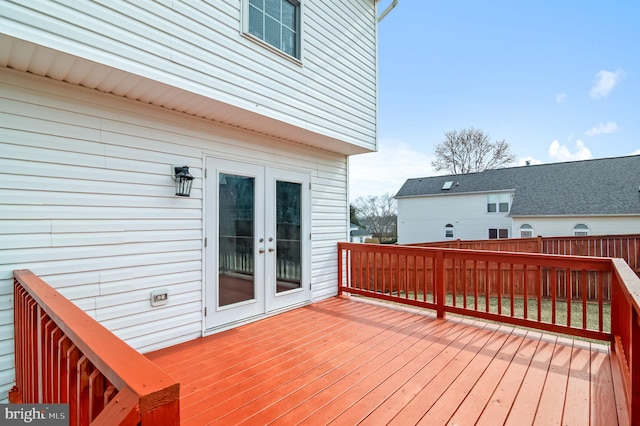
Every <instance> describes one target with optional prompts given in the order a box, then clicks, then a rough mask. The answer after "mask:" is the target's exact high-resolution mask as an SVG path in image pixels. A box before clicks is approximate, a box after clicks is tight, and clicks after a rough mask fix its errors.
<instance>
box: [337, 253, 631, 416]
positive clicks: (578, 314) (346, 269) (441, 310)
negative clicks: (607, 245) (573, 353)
mask: <svg viewBox="0 0 640 426" xmlns="http://www.w3.org/2000/svg"><path fill="white" fill-rule="evenodd" d="M589 287H593V288H595V289H596V297H595V300H589V299H588V298H587V293H588V290H587V289H588V288H589ZM338 288H339V290H338V291H339V293H340V294H342V293H349V294H356V295H361V296H367V297H371V298H375V299H381V300H386V301H389V302H395V303H400V304H406V305H411V306H417V307H422V308H427V309H433V310H435V311H436V313H437V316H438V317H440V318H443V317H444V316H445V314H446V313H447V312H448V313H453V314H460V315H467V316H471V317H476V318H481V319H485V320H491V321H497V322H501V323H506V324H512V325H516V326H524V327H530V328H535V329H539V330H543V331H548V332H555V333H563V334H567V335H571V336H578V337H584V338H591V339H598V340H605V341H610V342H612V343H613V344H614V346H613V347H614V350H615V354H616V356H617V358H618V361H619V365H620V368H621V370H622V371H623V377H624V379H625V381H624V383H625V391H626V396H627V403H628V408H629V413H630V415H631V416H632V419H634V421H632V424H636V422H637V423H638V424H640V322H639V321H640V319H639V317H640V307H639V305H640V302H639V301H640V279H639V278H638V277H637V276H636V275H635V273H634V272H633V271H632V270H631V268H630V267H629V266H628V265H627V264H626V263H625V262H624V261H623V260H620V259H609V258H597V257H578V256H559V255H542V254H532V253H507V252H492V251H474V250H457V249H439V248H423V247H408V246H385V245H376V244H355V243H339V244H338ZM545 289H546V290H545ZM605 294H607V295H609V294H610V295H611V296H610V298H611V302H610V303H609V301H608V300H606V299H605ZM634 366H635V369H634ZM632 399H633V401H632Z"/></svg>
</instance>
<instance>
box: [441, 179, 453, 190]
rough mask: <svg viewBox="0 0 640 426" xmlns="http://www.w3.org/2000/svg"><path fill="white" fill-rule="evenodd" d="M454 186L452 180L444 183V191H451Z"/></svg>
mask: <svg viewBox="0 0 640 426" xmlns="http://www.w3.org/2000/svg"><path fill="white" fill-rule="evenodd" d="M452 185H453V181H452V180H448V181H446V182H445V183H444V185H442V189H443V190H444V189H451V186H452Z"/></svg>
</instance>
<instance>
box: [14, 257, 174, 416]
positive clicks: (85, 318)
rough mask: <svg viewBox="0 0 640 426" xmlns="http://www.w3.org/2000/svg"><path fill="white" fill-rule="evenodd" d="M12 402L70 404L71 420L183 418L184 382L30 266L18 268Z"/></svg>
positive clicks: (16, 273) (15, 282)
mask: <svg viewBox="0 0 640 426" xmlns="http://www.w3.org/2000/svg"><path fill="white" fill-rule="evenodd" d="M14 327H15V370H16V386H15V387H14V388H13V389H12V391H11V392H10V394H9V401H10V402H12V403H19V402H22V403H39V404H55V403H60V404H68V405H69V424H70V425H94V426H97V425H143V426H144V425H160V424H161V425H178V424H179V423H180V412H179V409H180V406H179V386H180V385H179V383H177V382H176V381H175V380H174V379H172V378H171V377H170V376H168V375H167V374H166V373H164V372H163V371H162V370H161V369H160V368H159V367H157V366H156V365H155V364H154V363H152V362H151V361H150V360H148V359H147V358H145V357H144V356H143V355H141V354H140V353H138V352H137V351H135V350H134V349H133V348H131V347H130V346H129V345H127V344H126V343H124V342H123V341H122V340H120V339H119V338H118V337H116V336H115V335H114V334H113V333H111V332H110V331H109V330H107V329H106V328H105V327H103V326H102V325H101V324H99V323H98V322H97V321H95V320H94V319H93V318H91V317H90V316H89V315H87V314H86V313H85V312H84V311H82V310H81V309H80V308H78V307H77V306H75V305H74V304H73V303H72V302H70V301H69V300H68V299H66V298H65V297H64V296H62V295H61V294H60V293H59V292H57V291H56V290H55V289H53V288H52V287H51V286H49V285H48V284H47V283H46V282H44V281H43V280H42V279H40V278H39V277H38V276H36V275H34V274H33V273H32V272H31V271H28V270H18V271H15V272H14Z"/></svg>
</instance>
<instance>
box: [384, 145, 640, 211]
mask: <svg viewBox="0 0 640 426" xmlns="http://www.w3.org/2000/svg"><path fill="white" fill-rule="evenodd" d="M446 182H453V183H452V184H451V187H450V189H443V186H445V183H446ZM499 191H513V192H514V197H513V202H512V204H511V211H510V212H509V215H510V216H567V215H571V216H573V215H638V214H640V155H632V156H626V157H615V158H601V159H595V160H584V161H573V162H567V163H551V164H540V165H534V166H522V167H510V168H504V169H494V170H485V171H483V172H478V173H468V174H461V175H447V176H434V177H423V178H415V179H408V180H407V181H406V182H405V183H404V185H402V187H401V188H400V190H399V191H398V193H397V194H396V198H408V197H424V196H435V195H448V194H451V195H453V194H466V193H478V192H499Z"/></svg>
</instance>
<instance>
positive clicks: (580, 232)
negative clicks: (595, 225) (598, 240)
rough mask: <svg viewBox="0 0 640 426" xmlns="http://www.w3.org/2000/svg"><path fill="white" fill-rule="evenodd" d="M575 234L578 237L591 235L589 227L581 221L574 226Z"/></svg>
mask: <svg viewBox="0 0 640 426" xmlns="http://www.w3.org/2000/svg"><path fill="white" fill-rule="evenodd" d="M573 235H574V236H576V237H586V236H587V235H589V227H588V226H587V225H585V224H584V223H579V224H577V225H576V226H574V227H573Z"/></svg>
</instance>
